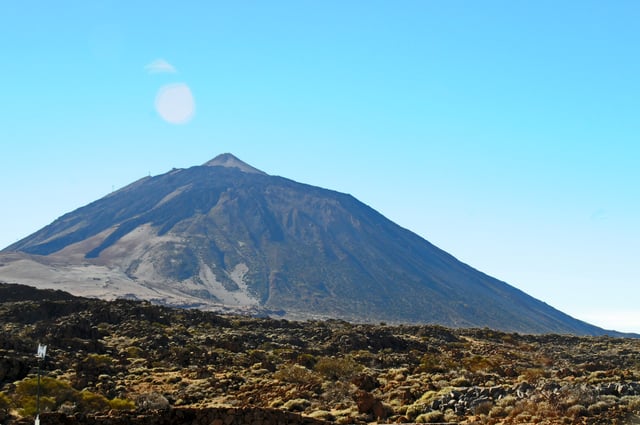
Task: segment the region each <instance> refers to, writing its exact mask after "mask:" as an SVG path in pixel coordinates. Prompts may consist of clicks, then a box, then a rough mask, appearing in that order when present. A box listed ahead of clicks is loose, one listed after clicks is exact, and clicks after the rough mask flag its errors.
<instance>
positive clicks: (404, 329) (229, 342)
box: [0, 300, 640, 425]
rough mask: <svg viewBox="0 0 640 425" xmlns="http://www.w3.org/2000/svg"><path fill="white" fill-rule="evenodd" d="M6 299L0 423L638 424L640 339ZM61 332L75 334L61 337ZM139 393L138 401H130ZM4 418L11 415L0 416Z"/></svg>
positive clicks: (1, 325)
mask: <svg viewBox="0 0 640 425" xmlns="http://www.w3.org/2000/svg"><path fill="white" fill-rule="evenodd" d="M25 308H26V307H25V304H24V303H21V304H16V305H11V304H10V303H2V302H0V319H1V320H0V356H1V357H0V358H2V359H3V362H0V417H1V416H2V414H4V415H5V416H6V415H8V414H13V415H15V414H16V413H19V414H21V415H26V416H31V415H32V414H33V413H34V412H35V394H36V387H35V385H36V378H35V372H36V367H37V364H38V363H37V360H36V359H35V358H34V355H33V354H34V353H33V351H34V347H36V346H37V344H38V342H40V341H43V342H44V343H47V344H48V346H49V353H48V358H47V361H46V362H44V363H42V364H41V366H42V372H43V376H44V377H43V378H42V394H41V395H42V398H41V407H42V410H43V411H59V412H63V413H66V414H73V413H76V412H80V413H82V412H91V411H112V414H115V413H113V412H115V411H118V410H132V409H141V410H144V409H147V410H153V409H162V408H166V407H168V406H175V407H190V408H199V407H206V406H223V407H229V406H230V407H243V408H244V407H251V406H255V407H263V408H267V407H271V408H277V409H283V410H288V411H294V412H298V413H301V414H304V415H307V416H316V417H321V418H324V419H327V420H329V421H333V422H335V423H336V424H347V423H348V424H359V425H364V424H367V423H372V422H378V423H381V422H385V423H403V422H419V423H433V422H434V421H437V422H454V423H461V424H467V425H471V424H483V425H494V424H495V425H497V424H505V425H506V424H523V423H536V424H546V425H549V424H567V425H570V424H588V425H596V424H625V423H640V419H639V418H638V416H639V415H640V367H639V366H638V365H640V340H638V339H632V338H610V337H606V336H605V337H573V336H561V335H520V334H515V333H509V334H505V333H501V332H499V331H494V330H488V329H446V328H443V327H440V326H421V325H401V326H392V325H384V326H378V325H364V324H349V323H347V322H344V321H336V320H328V321H308V322H288V321H284V320H278V319H269V318H249V317H239V316H225V315H218V314H213V313H206V312H201V311H194V310H172V309H169V308H164V307H159V306H154V305H151V304H149V303H137V302H132V301H124V300H118V301H115V302H111V303H108V302H103V301H93V300H92V301H82V302H78V304H77V305H74V304H68V303H65V304H55V303H42V304H39V303H37V302H33V303H30V304H28V308H29V309H31V310H32V311H36V312H37V311H39V310H38V309H40V310H42V312H41V316H42V318H41V319H37V314H36V313H31V314H29V316H28V319H29V320H26V319H25V323H23V322H20V321H19V320H17V319H15V317H20V315H19V312H21V311H23V310H24V309H25ZM61 330H63V331H61ZM132 400H135V402H134V401H132ZM0 422H3V419H0Z"/></svg>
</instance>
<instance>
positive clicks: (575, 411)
mask: <svg viewBox="0 0 640 425" xmlns="http://www.w3.org/2000/svg"><path fill="white" fill-rule="evenodd" d="M587 414H588V412H587V408H586V407H584V406H583V405H582V404H574V405H573V406H571V407H569V408H568V409H567V416H569V417H570V418H580V417H582V416H587Z"/></svg>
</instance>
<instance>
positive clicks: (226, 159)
mask: <svg viewBox="0 0 640 425" xmlns="http://www.w3.org/2000/svg"><path fill="white" fill-rule="evenodd" d="M202 165H203V166H205V167H226V168H237V169H239V170H240V171H242V172H245V173H253V174H264V175H266V174H267V173H265V172H264V171H261V170H258V169H257V168H255V167H252V166H251V165H249V164H247V163H246V162H243V161H241V160H240V159H238V158H237V157H236V156H234V155H232V154H230V153H223V154H220V155H218V156H216V157H215V158H213V159H212V160H210V161H208V162H205V163H204V164H202Z"/></svg>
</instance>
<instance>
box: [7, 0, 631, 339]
mask: <svg viewBox="0 0 640 425" xmlns="http://www.w3.org/2000/svg"><path fill="white" fill-rule="evenodd" d="M638 22H640V2H637V1H615V2H606V1H588V0H581V1H555V0H553V1H544V0H537V1H511V0H509V1H506V0H505V1H452V0H446V1H445V0H443V1H428V0H421V1H380V2H378V1H344V0H340V1H327V0H323V1H315V2H311V1H290V2H281V1H264V2H258V1H233V2H217V1H211V2H203V1H181V2H176V1H148V2H144V1H136V2H130V1H84V0H83V1H64V0H63V1H60V2H49V1H29V0H20V1H14V0H8V1H4V2H2V5H1V6H0V51H1V52H2V60H1V62H0V65H1V66H0V75H1V76H2V79H1V81H2V85H3V87H2V91H1V92H0V147H1V155H0V178H1V180H0V181H1V183H0V184H1V186H0V205H1V207H0V247H5V246H7V245H9V244H11V243H13V242H15V241H17V240H19V239H21V238H23V237H25V236H27V235H29V234H30V233H33V232H34V231H36V230H38V229H40V228H41V227H43V226H45V225H46V224H48V223H50V222H51V221H53V220H54V219H56V218H57V217H59V216H61V215H62V214H64V213H66V212H69V211H72V210H74V209H76V208H78V207H80V206H82V205H85V204H87V203H89V202H91V201H93V200H96V199H98V198H100V197H102V196H104V195H106V194H108V193H109V192H111V191H112V190H114V189H118V188H120V187H122V186H124V185H126V184H128V183H130V182H132V181H134V180H136V179H138V178H140V177H143V176H146V175H149V174H151V175H156V174H161V173H164V172H167V171H169V170H170V169H171V168H173V167H176V168H185V167H189V166H192V165H199V164H202V163H204V162H206V161H207V160H209V159H211V158H213V157H214V156H216V155H217V154H219V153H223V152H231V153H233V154H235V155H236V156H238V157H239V158H240V159H242V160H244V161H245V162H247V163H249V164H251V165H253V166H255V167H257V168H260V169H262V170H264V171H265V172H267V173H269V174H276V175H282V176H285V177H288V178H291V179H294V180H297V181H300V182H304V183H309V184H313V185H317V186H322V187H326V188H331V189H334V190H338V191H341V192H347V193H350V194H352V195H354V196H355V197H356V198H358V199H360V200H361V201H363V202H365V203H367V204H368V205H370V206H372V207H373V208H375V209H377V210H378V211H380V212H381V213H383V214H384V215H386V216H387V217H388V218H390V219H392V220H393V221H395V222H397V223H398V224H400V225H402V226H403V227H406V228H408V229H410V230H412V231H414V232H416V233H418V234H419V235H421V236H423V237H424V238H426V239H428V240H429V241H431V242H432V243H434V244H436V245H438V246H439V247H441V248H443V249H445V250H446V251H448V252H450V253H451V254H453V255H454V256H456V257H457V258H459V259H460V260H462V261H464V262H466V263H468V264H470V265H472V266H473V267H475V268H477V269H479V270H481V271H483V272H485V273H487V274H490V275H492V276H495V277H497V278H499V279H501V280H504V281H506V282H508V283H510V284H511V285H513V286H516V287H517V288H520V289H522V290H524V291H525V292H527V293H529V294H531V295H533V296H535V297H536V298H539V299H541V300H543V301H545V302H546V303H548V304H550V305H552V306H554V307H556V308H558V309H560V310H562V311H565V312H566V313H569V314H571V315H573V316H575V317H577V318H579V319H583V320H587V321H590V322H592V323H594V324H596V325H600V326H603V327H605V328H609V329H611V328H614V329H618V330H625V331H635V332H640V306H639V305H638V303H639V302H640V268H639V267H638V262H639V261H638V260H639V258H638V257H639V256H640V255H639V254H640V171H639V170H640V167H639V163H640V140H639V138H640V137H639V135H640V116H639V112H640V26H639V25H638ZM168 95H170V96H169V97H166V96H168ZM171 96H174V97H171ZM156 104H158V105H160V106H157V105H156ZM162 105H164V106H162ZM191 105H195V109H191V108H190V106H191ZM172 108H173V109H172ZM167 114H168V115H167Z"/></svg>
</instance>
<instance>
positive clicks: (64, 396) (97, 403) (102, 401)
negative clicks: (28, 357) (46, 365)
mask: <svg viewBox="0 0 640 425" xmlns="http://www.w3.org/2000/svg"><path fill="white" fill-rule="evenodd" d="M37 391H38V380H37V378H27V379H24V380H22V381H20V382H18V383H17V384H16V390H15V395H14V400H13V404H14V405H15V406H16V407H17V408H18V412H19V413H20V415H21V416H33V415H35V413H36V410H37ZM0 400H1V399H0ZM0 403H1V401H0ZM65 403H69V404H71V405H73V406H75V409H76V410H77V411H80V412H100V411H105V410H108V409H110V408H114V409H118V408H119V409H122V410H130V409H132V408H133V403H132V402H129V401H127V400H122V399H114V400H111V401H109V400H108V399H107V398H106V397H105V396H103V395H101V394H96V393H93V392H91V391H86V390H83V391H78V390H76V389H74V388H73V387H72V386H71V385H70V384H69V383H68V382H64V381H61V380H58V379H54V378H50V377H46V376H45V377H42V378H41V379H40V411H41V412H47V411H55V410H58V409H59V408H60V407H61V406H62V405H63V404H65ZM115 406H117V407H115Z"/></svg>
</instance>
